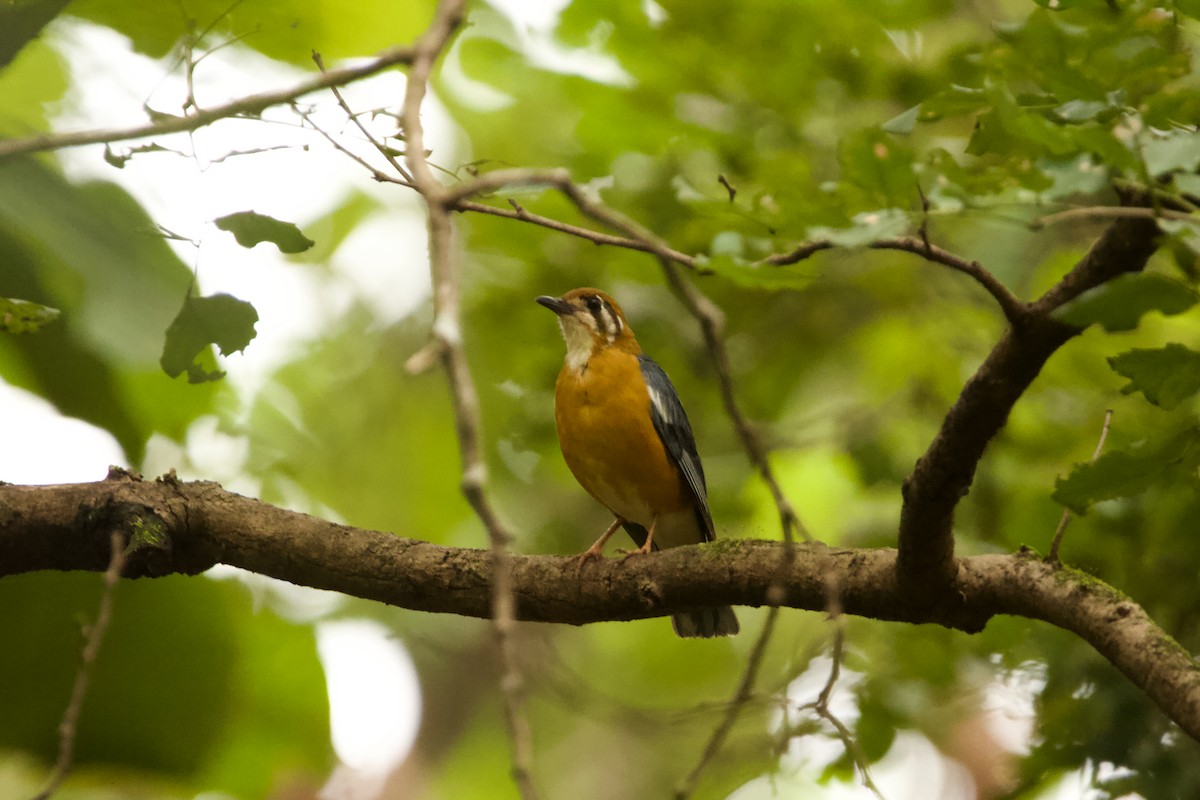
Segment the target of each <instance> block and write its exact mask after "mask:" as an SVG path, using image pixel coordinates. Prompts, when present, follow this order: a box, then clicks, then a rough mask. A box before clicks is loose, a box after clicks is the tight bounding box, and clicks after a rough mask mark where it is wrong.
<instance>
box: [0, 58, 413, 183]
mask: <svg viewBox="0 0 1200 800" xmlns="http://www.w3.org/2000/svg"><path fill="white" fill-rule="evenodd" d="M412 60H413V48H411V47H393V48H390V49H388V50H384V51H383V52H381V53H379V54H378V55H376V56H375V58H373V59H371V60H370V61H367V62H365V63H362V64H355V65H354V66H349V67H340V68H338V69H331V70H329V71H328V72H324V73H322V74H319V75H314V76H312V77H310V78H306V79H305V80H303V81H301V82H300V83H297V84H296V85H295V86H292V87H289V88H287V89H275V90H273V91H268V92H259V93H258V94H252V95H247V96H245V97H240V98H238V99H236V100H231V101H229V102H228V103H222V104H221V105H219V106H213V107H211V108H206V109H202V110H197V111H196V112H195V113H194V114H185V115H183V116H167V115H162V116H160V117H158V118H157V119H155V120H154V121H152V122H147V123H143V124H141V125H132V126H130V127H128V128H101V129H98V130H90V131H74V132H71V133H61V134H53V135H50V134H44V135H41V136H34V137H31V138H28V139H9V140H7V141H0V161H2V160H4V159H6V158H11V157H13V156H17V155H22V154H25V153H36V152H41V151H45V150H62V149H65V148H68V147H79V146H81V145H87V144H102V143H106V142H107V143H111V142H123V141H127V140H129V139H144V138H146V137H148V136H158V135H161V134H167V133H180V132H182V131H194V130H197V129H199V128H203V127H205V126H206V125H211V124H212V123H214V122H217V121H219V120H222V119H228V118H231V117H255V116H258V115H259V114H261V113H262V112H263V111H265V110H266V109H268V108H270V107H271V106H278V105H286V104H287V103H290V102H292V101H294V100H296V99H297V98H299V97H303V96H304V95H306V94H311V93H312V92H315V91H318V90H321V89H328V88H329V87H331V86H345V85H346V84H348V83H353V82H354V81H358V80H362V79H363V78H367V77H370V76H371V75H374V74H376V73H378V72H382V71H383V70H385V69H388V68H389V67H394V66H396V65H397V64H408V63H411V62H412Z"/></svg>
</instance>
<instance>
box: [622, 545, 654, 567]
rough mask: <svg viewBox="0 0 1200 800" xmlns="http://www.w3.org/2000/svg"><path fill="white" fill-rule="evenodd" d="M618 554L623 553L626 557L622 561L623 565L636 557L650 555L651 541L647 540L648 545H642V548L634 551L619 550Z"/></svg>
mask: <svg viewBox="0 0 1200 800" xmlns="http://www.w3.org/2000/svg"><path fill="white" fill-rule="evenodd" d="M617 552H618V553H621V554H622V555H623V556H624V557H623V558H622V559H621V563H622V564H624V563H625V562H626V561H628V560H629V559H631V558H633V557H634V556H644V555H646V553H649V552H650V541H649V540H648V539H647V540H646V543H645V544H644V545H642V546H641V547H639V548H636V549H634V550H618V551H617Z"/></svg>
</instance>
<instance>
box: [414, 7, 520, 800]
mask: <svg viewBox="0 0 1200 800" xmlns="http://www.w3.org/2000/svg"><path fill="white" fill-rule="evenodd" d="M464 5H465V3H464V2H463V0H442V2H441V3H439V5H438V10H437V14H436V16H435V17H434V20H433V23H432V24H431V25H430V26H429V28H428V30H426V31H425V33H424V34H423V35H422V36H421V38H420V39H419V40H418V41H417V44H416V54H415V57H414V58H413V61H412V68H411V69H410V70H409V74H408V82H407V84H406V85H405V91H404V102H403V104H402V106H401V109H402V110H401V124H402V125H403V128H404V136H405V143H406V146H405V158H406V160H407V161H408V165H409V168H410V172H407V173H406V172H405V171H404V170H403V168H401V167H400V166H399V165H398V164H397V165H396V167H397V169H399V170H400V171H401V174H405V175H408V174H411V176H412V181H413V184H414V185H415V187H416V189H417V191H418V192H419V193H420V194H421V196H422V197H423V198H424V199H425V202H426V205H427V206H428V210H429V265H430V273H431V276H432V280H433V297H434V325H433V334H434V340H435V341H436V343H437V344H436V352H437V354H438V355H440V357H441V362H442V367H443V368H444V369H445V372H446V377H447V379H448V380H449V382H450V390H451V394H452V397H453V401H454V421H455V429H456V431H457V434H458V446H459V453H460V456H461V458H462V490H463V494H464V495H465V496H466V498H467V500H468V502H470V504H471V507H472V508H473V509H474V510H475V513H476V515H477V516H478V517H479V519H480V521H482V522H483V524H484V527H485V528H486V529H487V532H488V538H489V540H490V543H491V565H490V573H491V576H492V586H491V602H490V606H491V619H492V629H493V631H494V632H495V636H496V643H497V646H498V647H499V650H500V657H501V662H502V665H503V666H502V670H503V674H502V676H501V679H500V690H501V693H502V695H503V697H504V708H505V721H506V723H507V726H508V733H509V738H510V740H511V742H512V773H513V779H514V780H515V782H516V785H517V789H518V791H519V792H520V794H521V797H522V798H524V800H536V798H537V796H538V794H537V790H536V789H535V787H534V784H533V774H532V767H533V747H532V743H531V735H530V731H529V723H528V720H527V719H526V717H525V712H524V681H523V678H522V676H521V672H520V668H519V666H518V661H517V653H516V647H515V644H514V635H515V630H516V600H515V598H514V596H513V585H512V573H511V570H512V564H511V556H510V554H509V552H508V546H509V543H510V542H511V541H512V534H511V533H510V532H509V531H508V530H507V528H506V527H505V525H504V523H503V522H502V521H501V520H500V517H499V515H498V514H497V513H496V510H495V509H494V508H493V507H492V504H491V500H490V499H489V498H488V495H487V492H486V489H485V486H486V481H487V470H486V466H485V464H484V461H483V457H482V456H481V454H480V450H481V448H480V412H479V396H478V393H477V392H476V390H475V383H474V379H473V378H472V377H471V369H470V365H469V364H468V362H467V355H466V351H465V350H464V349H463V346H462V333H461V315H460V313H459V284H458V277H459V270H458V264H457V256H458V244H457V242H456V240H455V231H454V224H453V220H452V219H451V214H452V212H453V210H454V204H453V202H452V201H451V200H449V199H448V198H449V196H448V193H447V191H446V189H445V188H444V187H443V186H442V185H441V183H440V182H439V181H438V179H437V177H436V176H435V175H434V173H433V170H432V169H431V167H430V164H429V161H428V160H427V158H426V155H425V130H424V126H423V125H422V124H421V103H422V101H423V99H424V97H425V95H426V93H427V91H428V88H429V76H430V73H431V71H432V70H433V65H434V62H435V61H436V60H437V58H438V56H439V55H440V54H441V53H442V51H443V49H444V48H445V47H446V44H447V43H448V42H449V40H450V37H451V36H453V35H454V32H455V31H456V30H457V29H458V28H459V26H460V25H461V24H462V20H463V13H464ZM423 352H424V351H423ZM428 352H430V353H432V352H434V351H428ZM410 366H412V362H410Z"/></svg>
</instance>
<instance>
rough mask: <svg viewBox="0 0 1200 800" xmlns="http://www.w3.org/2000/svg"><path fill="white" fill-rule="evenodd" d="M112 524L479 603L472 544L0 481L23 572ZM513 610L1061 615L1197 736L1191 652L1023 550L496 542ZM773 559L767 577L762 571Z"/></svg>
mask: <svg viewBox="0 0 1200 800" xmlns="http://www.w3.org/2000/svg"><path fill="white" fill-rule="evenodd" d="M114 530H118V531H121V532H124V533H125V534H126V535H127V536H128V540H129V543H130V544H129V548H130V552H129V556H128V560H127V563H126V569H125V575H126V576H127V577H131V578H133V577H146V576H160V575H167V574H172V573H184V574H189V575H193V574H196V573H200V572H203V571H204V570H206V569H208V568H209V567H212V566H213V565H215V564H219V563H220V564H229V565H232V566H236V567H240V568H242V569H246V570H249V571H252V572H256V573H259V574H262V575H269V576H272V577H275V578H279V579H281V580H285V581H289V582H291V583H295V584H298V585H302V586H311V587H314V588H318V589H329V590H333V591H337V592H342V593H344V594H349V595H354V596H356V597H362V598H365V599H369V600H376V601H379V602H382V603H387V604H389V605H393V606H397V607H400V608H407V609H412V610H416V611H427V612H433V613H448V614H458V615H462V616H470V617H480V618H486V617H488V615H489V613H490V608H491V591H492V585H491V584H492V580H493V577H492V576H493V569H492V558H493V556H492V553H491V551H490V550H475V549H466V548H451V547H442V546H439V545H435V544H431V543H429V542H423V541H419V540H417V539H410V538H405V537H402V536H397V535H395V534H391V533H385V532H380V531H371V530H363V529H359V528H352V527H349V526H346V525H339V524H336V523H332V522H327V521H325V520H321V519H318V518H316V517H312V516H309V515H307V514H301V513H298V512H294V511H287V510H285V509H281V508H277V507H275V506H271V505H268V504H266V503H263V502H260V501H258V500H253V499H250V498H246V497H242V496H240V495H237V494H234V493H232V492H228V491H226V490H224V489H222V488H221V487H220V486H219V485H217V484H215V483H209V482H195V483H183V482H180V481H177V480H175V479H173V478H164V479H160V480H157V481H143V480H140V479H138V478H136V477H135V476H131V475H129V474H128V473H124V472H120V471H114V472H113V473H112V474H111V475H110V476H109V478H108V479H106V480H104V481H100V482H97V483H82V484H64V485H58V486H14V485H3V486H0V577H2V576H5V575H14V574H20V573H26V572H33V571H37V570H91V571H96V572H100V571H103V570H104V569H105V568H106V566H107V564H108V560H109V552H108V550H109V543H110V541H111V538H110V537H111V534H112V532H113V531H114ZM510 563H511V570H512V572H511V578H512V585H513V590H514V593H515V596H516V603H517V608H516V616H517V618H518V619H522V620H527V621H534V622H551V623H565V624H570V625H582V624H586V623H593V622H602V621H610V620H634V619H643V618H647V617H656V616H664V615H667V614H671V613H674V612H678V611H682V610H684V609H686V608H690V607H695V606H699V605H713V604H714V603H730V604H734V605H745V606H760V605H763V604H764V603H765V598H766V597H767V594H768V591H769V590H770V589H771V587H772V586H773V585H777V584H781V585H783V586H784V588H785V596H784V600H783V602H782V603H781V605H783V606H787V607H791V608H797V609H807V610H810V611H822V610H824V609H826V608H827V606H828V603H829V597H828V592H829V587H830V586H831V585H834V586H837V587H838V593H839V601H840V604H841V606H842V608H843V610H844V611H845V612H846V613H850V614H855V615H858V616H862V617H869V618H872V619H878V620H887V621H894V622H908V623H928V624H936V625H942V626H945V627H949V628H954V629H958V630H962V631H966V632H968V633H971V632H977V631H979V630H982V629H983V627H984V626H985V625H986V624H987V622H988V620H989V619H991V617H993V616H995V615H997V614H1011V615H1016V616H1022V617H1027V618H1030V619H1038V620H1043V621H1045V622H1049V623H1050V624H1052V625H1056V626H1058V627H1060V628H1064V629H1066V630H1069V631H1071V632H1073V633H1075V634H1077V635H1078V636H1080V637H1081V638H1083V639H1084V640H1086V641H1087V642H1088V643H1089V644H1091V645H1092V647H1094V648H1095V649H1096V650H1097V651H1098V652H1099V653H1100V654H1101V655H1103V656H1104V657H1105V658H1106V659H1108V660H1109V661H1110V662H1111V663H1112V664H1113V665H1114V666H1116V667H1117V669H1119V670H1120V671H1121V672H1122V673H1124V674H1125V675H1126V676H1127V677H1128V678H1129V680H1131V681H1132V682H1133V683H1134V684H1135V685H1137V686H1138V687H1140V688H1141V689H1142V690H1143V691H1144V692H1145V693H1146V694H1147V695H1149V697H1150V698H1151V699H1152V700H1153V701H1154V702H1155V703H1156V704H1157V705H1158V706H1159V708H1161V709H1162V710H1163V712H1164V713H1166V714H1167V716H1168V717H1170V718H1171V719H1172V720H1173V721H1174V722H1176V723H1177V724H1178V725H1179V726H1180V727H1181V728H1182V729H1183V730H1185V731H1186V732H1187V733H1188V734H1189V735H1191V736H1192V737H1193V738H1196V739H1197V740H1200V666H1198V665H1197V663H1196V661H1195V659H1194V658H1193V657H1192V656H1191V654H1189V653H1188V652H1186V651H1185V650H1184V649H1183V648H1181V647H1180V646H1179V645H1178V644H1177V643H1175V642H1174V640H1172V639H1171V638H1170V637H1169V636H1168V635H1166V634H1165V633H1164V632H1163V631H1162V630H1161V629H1160V628H1159V627H1158V626H1157V625H1155V623H1154V622H1153V620H1151V619H1150V618H1149V617H1148V616H1147V615H1146V612H1145V611H1144V610H1143V609H1142V608H1141V607H1140V606H1139V605H1138V604H1137V603H1135V602H1134V601H1132V600H1131V599H1129V598H1128V597H1125V596H1124V595H1122V594H1121V593H1120V592H1118V591H1117V590H1115V589H1113V588H1112V587H1110V586H1108V585H1107V584H1105V583H1103V582H1101V581H1099V580H1097V579H1096V578H1094V577H1092V576H1090V575H1087V574H1084V573H1081V572H1076V571H1074V570H1070V569H1065V568H1061V567H1055V566H1054V565H1050V564H1047V563H1045V562H1044V561H1042V559H1040V558H1039V557H1037V556H1035V555H1034V554H1032V553H1018V554H1014V555H984V556H971V557H967V558H957V559H955V560H954V564H955V568H956V576H957V577H956V581H955V587H956V591H955V592H953V593H943V594H942V595H940V597H939V598H938V599H937V600H936V601H935V602H929V599H928V598H913V597H912V596H911V595H910V594H909V593H908V592H906V591H905V590H903V589H902V587H901V585H900V582H899V581H898V579H897V551H896V550H893V549H890V548H878V549H854V548H828V547H825V546H824V545H821V544H815V543H814V544H806V545H797V546H796V554H795V557H794V558H789V557H788V553H787V549H786V546H785V545H783V544H781V543H778V542H765V541H757V540H736V539H724V540H721V541H719V542H715V543H711V544H708V545H700V546H693V547H680V548H672V549H670V550H665V551H661V552H656V553H652V554H649V555H646V556H642V557H637V558H632V559H629V560H627V561H624V562H622V561H621V560H619V559H612V560H605V561H601V562H593V563H591V564H589V565H587V566H586V567H585V568H584V569H583V571H582V574H580V575H578V576H577V575H576V571H575V559H574V557H567V556H556V555H534V556H519V555H513V556H510ZM781 568H782V569H784V570H785V572H784V574H783V575H782V577H781V575H780V569H781Z"/></svg>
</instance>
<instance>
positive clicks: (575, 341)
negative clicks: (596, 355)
mask: <svg viewBox="0 0 1200 800" xmlns="http://www.w3.org/2000/svg"><path fill="white" fill-rule="evenodd" d="M558 327H559V328H561V329H562V335H563V339H565V340H566V342H567V366H569V367H570V368H571V369H573V370H575V371H576V372H580V371H582V370H583V368H584V367H586V366H587V363H588V359H589V358H591V357H592V332H591V331H590V330H588V329H587V327H585V326H583V325H580V324H579V323H578V322H576V321H574V320H571V319H566V318H563V317H559V320H558Z"/></svg>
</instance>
